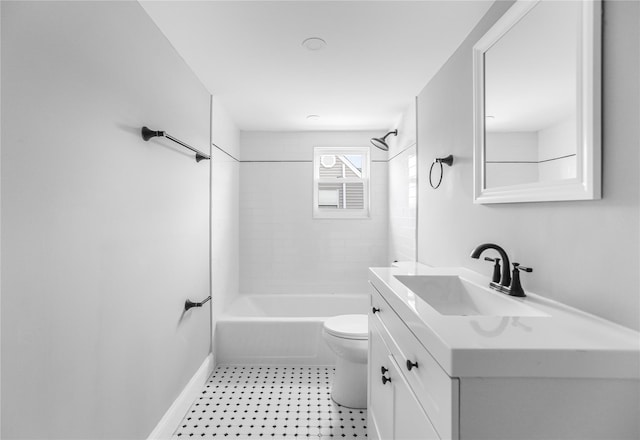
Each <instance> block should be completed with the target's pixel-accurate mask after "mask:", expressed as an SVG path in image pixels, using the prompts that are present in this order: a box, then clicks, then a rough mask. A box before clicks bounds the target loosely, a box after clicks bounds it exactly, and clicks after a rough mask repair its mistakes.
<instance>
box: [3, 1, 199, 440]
mask: <svg viewBox="0 0 640 440" xmlns="http://www.w3.org/2000/svg"><path fill="white" fill-rule="evenodd" d="M2 92H3V93H2V110H3V111H2V127H3V128H4V130H3V131H2V171H1V176H2V199H1V200H2V253H1V255H2V422H3V423H2V437H3V438H38V439H40V438H61V439H62V438H63V439H71V438H82V439H90V438H105V439H126V438H145V437H146V436H147V435H148V434H149V433H150V432H151V430H152V429H153V428H154V426H155V425H156V423H158V421H159V420H160V418H161V417H162V415H163V414H164V412H165V411H166V410H167V409H168V408H169V406H170V405H171V403H172V402H173V401H174V399H175V398H176V397H177V396H178V394H179V393H180V391H181V390H182V389H183V387H184V386H185V385H186V383H187V382H188V381H189V379H190V378H191V377H192V375H193V374H194V373H195V371H196V370H197V369H198V367H199V366H200V365H201V364H202V362H203V360H204V359H205V358H206V357H207V354H208V352H209V349H210V333H209V326H210V313H209V309H208V308H206V307H205V308H202V309H195V310H191V311H189V312H187V313H183V306H184V301H185V300H186V299H187V298H190V299H193V300H201V299H204V298H205V297H206V296H207V295H208V294H209V291H210V288H209V263H208V261H209V260H208V254H209V243H208V241H209V240H208V235H209V234H208V233H209V213H208V204H209V200H208V197H209V190H208V187H209V164H208V162H206V161H205V162H200V163H196V162H195V160H194V158H193V154H191V153H186V152H185V150H184V149H182V148H181V147H178V146H176V145H174V144H172V143H171V142H169V141H167V140H166V139H160V140H152V141H149V142H144V141H143V140H142V139H141V137H140V127H142V126H143V125H149V126H150V127H151V128H154V129H163V130H167V131H168V132H169V133H171V134H173V135H174V136H176V137H178V138H180V139H183V140H184V141H186V142H188V143H190V144H192V145H194V146H197V147H199V148H201V149H203V150H205V151H208V147H207V145H208V142H209V125H210V120H209V94H208V93H207V91H206V90H205V89H204V87H203V86H202V85H201V84H200V82H199V81H198V80H197V79H196V77H195V76H194V75H193V74H192V72H191V71H190V70H189V69H188V68H187V66H186V65H185V63H184V62H183V61H182V60H181V58H180V57H179V56H178V55H177V54H176V52H175V51H174V50H173V49H172V47H171V46H170V45H169V43H168V42H167V40H166V39H165V38H164V36H163V35H162V34H161V33H160V32H159V30H158V29H157V28H156V26H155V25H154V24H153V22H152V21H151V20H150V19H149V17H148V16H147V15H146V13H145V12H144V11H143V9H142V8H141V7H140V5H139V4H138V3H137V2H2Z"/></svg>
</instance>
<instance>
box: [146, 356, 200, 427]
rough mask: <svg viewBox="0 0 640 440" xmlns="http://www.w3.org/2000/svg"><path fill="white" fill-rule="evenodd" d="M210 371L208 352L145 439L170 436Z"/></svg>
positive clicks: (198, 392)
mask: <svg viewBox="0 0 640 440" xmlns="http://www.w3.org/2000/svg"><path fill="white" fill-rule="evenodd" d="M212 371H213V354H211V353H209V356H207V357H206V358H205V360H204V362H203V363H202V365H200V368H198V371H196V374H194V375H193V377H192V378H191V380H190V381H189V383H188V384H187V385H186V386H185V387H184V389H183V390H182V392H181V393H180V395H179V396H178V398H177V399H176V400H175V401H174V402H173V403H172V404H171V406H170V407H169V409H168V410H167V412H166V413H165V414H164V416H162V419H160V421H159V422H158V424H157V425H156V427H155V428H154V430H153V431H151V434H149V437H147V440H166V439H170V438H171V436H172V435H173V432H174V431H175V430H176V428H177V427H178V425H179V424H180V422H181V421H182V418H183V417H184V415H185V414H186V413H187V411H188V410H189V408H190V407H191V405H192V404H193V402H194V401H195V400H196V398H197V397H198V395H199V394H200V392H201V391H202V386H203V385H204V384H205V382H206V381H207V379H208V378H209V376H210V375H211V372H212Z"/></svg>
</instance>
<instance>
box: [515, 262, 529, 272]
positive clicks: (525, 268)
mask: <svg viewBox="0 0 640 440" xmlns="http://www.w3.org/2000/svg"><path fill="white" fill-rule="evenodd" d="M513 268H514V269H515V270H521V271H523V272H533V269H532V268H530V267H524V266H520V263H513Z"/></svg>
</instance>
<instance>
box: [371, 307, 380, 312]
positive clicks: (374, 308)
mask: <svg viewBox="0 0 640 440" xmlns="http://www.w3.org/2000/svg"><path fill="white" fill-rule="evenodd" d="M371 311H372V312H373V313H378V312H379V311H380V309H378V308H376V307H373V308H372V309H371Z"/></svg>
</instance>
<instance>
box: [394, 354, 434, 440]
mask: <svg viewBox="0 0 640 440" xmlns="http://www.w3.org/2000/svg"><path fill="white" fill-rule="evenodd" d="M389 364H390V366H391V371H390V377H391V381H392V383H393V392H394V396H393V397H394V405H393V428H394V429H393V437H389V438H393V439H395V440H440V437H439V436H438V433H437V432H436V430H435V429H434V428H433V426H432V425H431V421H430V420H429V417H428V416H427V414H426V413H425V412H424V410H423V409H422V405H420V402H419V401H418V399H417V397H416V395H415V394H414V393H413V391H412V390H411V387H410V386H409V383H408V382H407V380H406V379H405V377H404V376H403V374H402V372H401V369H400V367H399V366H398V365H397V363H396V362H395V360H394V359H393V357H392V356H390V359H389Z"/></svg>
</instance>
